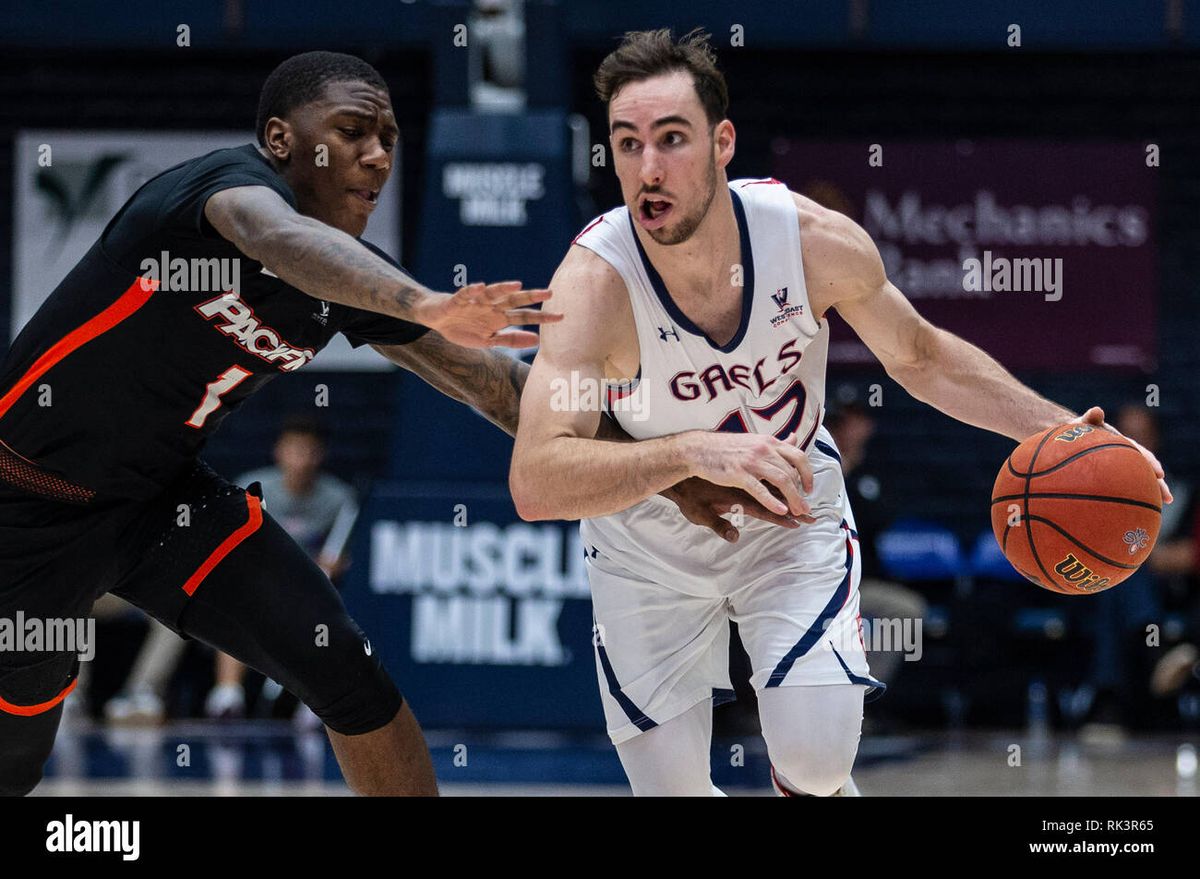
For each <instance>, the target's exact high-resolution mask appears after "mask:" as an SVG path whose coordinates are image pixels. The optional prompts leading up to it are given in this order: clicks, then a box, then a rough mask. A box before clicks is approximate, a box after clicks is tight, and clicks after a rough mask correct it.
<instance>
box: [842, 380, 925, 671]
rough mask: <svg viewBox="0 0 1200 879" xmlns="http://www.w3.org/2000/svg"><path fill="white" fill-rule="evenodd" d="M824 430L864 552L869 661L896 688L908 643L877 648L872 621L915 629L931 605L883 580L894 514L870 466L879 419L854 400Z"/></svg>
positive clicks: (865, 631) (862, 607) (861, 590)
mask: <svg viewBox="0 0 1200 879" xmlns="http://www.w3.org/2000/svg"><path fill="white" fill-rule="evenodd" d="M825 426H826V427H827V428H828V429H829V433H830V434H831V435H832V436H833V441H834V444H835V445H836V446H837V449H838V452H839V453H840V454H841V457H842V475H843V477H844V479H845V482H846V493H847V495H848V496H849V498H850V509H851V511H853V513H854V522H855V525H856V526H857V530H858V535H859V537H858V543H859V549H860V551H861V553H862V582H861V584H860V585H859V588H858V591H859V595H860V605H859V612H860V613H861V615H862V620H863V634H864V637H866V638H867V647H868V650H867V662H868V664H869V665H870V667H871V673H872V674H874V675H875V676H876V677H877V678H879V680H881V681H883V682H885V683H886V684H888V685H889V686H891V685H892V684H893V682H894V680H895V678H896V676H897V675H898V674H899V672H900V669H901V668H902V667H903V665H904V655H903V644H902V643H900V644H893V645H892V649H891V650H872V649H869V648H872V647H878V646H880V645H879V644H878V643H877V639H872V638H871V632H870V627H871V621H872V620H880V621H889V624H890V625H894V623H890V621H894V620H900V621H902V624H903V625H905V626H912V625H914V624H913V622H912V621H913V620H916V619H921V618H923V617H924V615H925V611H926V603H925V599H924V598H922V597H921V596H920V595H919V594H918V593H916V592H914V591H913V590H911V589H909V588H908V587H907V586H902V585H901V584H899V583H895V582H892V581H890V580H887V579H885V578H884V572H883V568H882V565H881V564H880V561H879V552H878V550H877V549H876V544H875V542H876V540H878V538H879V535H880V534H881V533H882V532H883V531H884V530H885V529H886V528H887V527H888V525H889V524H890V523H891V520H892V514H891V512H890V510H889V509H888V506H887V504H886V502H885V501H884V499H883V485H882V482H881V481H880V478H879V477H878V476H877V475H875V473H874V472H873V471H872V469H871V468H869V467H867V466H865V464H864V462H865V459H866V452H867V445H868V444H869V443H870V441H871V437H872V436H873V435H874V433H875V419H874V417H873V416H872V415H871V412H870V410H869V409H866V408H864V407H863V406H861V405H859V404H858V403H855V402H850V403H846V404H844V405H842V406H839V407H837V408H835V409H833V410H831V411H830V412H829V413H828V414H826V416H825Z"/></svg>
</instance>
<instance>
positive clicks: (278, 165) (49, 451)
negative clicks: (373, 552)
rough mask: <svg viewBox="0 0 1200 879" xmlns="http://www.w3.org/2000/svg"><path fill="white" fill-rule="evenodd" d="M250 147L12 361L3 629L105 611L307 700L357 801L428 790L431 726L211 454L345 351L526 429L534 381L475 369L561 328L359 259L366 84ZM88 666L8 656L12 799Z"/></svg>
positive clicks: (385, 129) (496, 365) (274, 125)
mask: <svg viewBox="0 0 1200 879" xmlns="http://www.w3.org/2000/svg"><path fill="white" fill-rule="evenodd" d="M257 137H258V141H259V143H258V145H257V146H255V145H253V144H248V145H246V146H244V147H240V148H236V149H223V150H217V151H216V152H212V153H209V154H208V155H205V156H201V157H199V158H196V159H193V160H191V161H188V162H185V163H183V164H181V165H177V166H176V167H174V168H172V169H170V170H168V171H165V172H163V173H162V174H160V175H158V176H157V177H155V178H153V179H152V180H150V181H149V182H147V183H146V184H145V185H144V186H142V187H141V188H140V189H139V190H138V191H137V192H136V193H135V194H134V195H133V196H132V197H131V198H130V199H129V201H128V202H126V204H125V205H124V206H123V207H122V208H121V209H120V211H118V213H117V214H116V216H114V217H113V219H112V221H111V222H110V223H109V224H108V226H107V228H106V229H105V230H104V232H103V234H102V235H101V236H100V239H99V240H98V241H97V242H96V243H95V245H93V247H92V248H91V250H89V251H88V253H87V254H86V255H85V256H84V257H83V259H82V260H80V262H79V263H78V265H76V267H75V268H74V269H73V270H72V271H71V272H70V273H69V274H68V275H67V277H66V278H65V279H64V280H63V281H62V283H61V284H59V285H58V287H57V288H55V290H54V291H53V293H51V295H50V296H49V298H48V299H47V300H46V301H45V303H44V304H43V305H42V307H41V308H40V309H39V310H38V312H37V313H36V315H35V316H34V317H33V318H32V319H31V320H30V321H29V323H28V324H27V325H26V326H25V327H24V329H23V330H22V332H21V333H20V334H19V336H18V337H17V339H16V340H15V341H14V342H13V344H12V347H11V348H10V349H9V351H8V352H7V354H6V356H5V357H4V358H3V362H2V365H0V618H8V619H10V620H12V619H14V618H15V617H16V615H17V613H18V612H22V613H23V615H24V618H25V619H31V618H41V619H51V618H81V617H86V616H87V614H88V611H89V609H90V607H91V605H92V602H93V601H94V600H95V599H96V598H97V597H98V596H99V595H101V594H103V593H105V592H108V591H112V592H114V593H116V594H118V595H120V596H121V597H123V598H125V599H127V600H128V601H130V602H132V603H133V604H136V605H137V606H139V607H141V608H142V609H143V610H145V611H146V612H147V613H149V614H151V615H152V616H154V617H156V618H157V619H159V620H161V621H162V622H163V623H164V624H165V625H167V626H169V627H171V628H172V629H173V630H175V631H176V632H179V633H180V634H182V635H184V636H186V637H192V638H196V639H199V640H201V641H203V642H205V643H208V644H211V645H212V646H214V647H216V648H218V649H220V650H223V651H225V652H227V653H229V654H230V655H232V656H234V657H237V658H238V659H240V660H242V661H243V662H245V663H247V664H248V665H250V666H252V667H254V668H256V669H258V670H259V671H261V672H263V673H264V674H267V675H269V676H270V677H272V678H274V679H275V680H277V681H279V682H280V683H281V684H283V685H284V686H285V687H287V688H288V689H290V690H292V691H293V692H295V693H296V694H297V695H298V696H299V697H300V698H302V699H303V700H304V701H305V702H306V703H307V704H308V705H309V707H311V708H312V710H313V711H314V712H315V713H316V714H317V715H318V716H320V717H321V719H322V720H323V721H324V722H325V724H326V726H327V728H328V731H329V737H330V740H331V741H332V743H333V748H334V751H335V753H336V755H337V758H338V762H339V763H340V765H341V768H342V771H343V774H344V775H345V778H346V781H347V782H348V784H349V785H350V787H351V788H352V789H353V790H354V791H356V792H359V793H380V794H392V793H412V794H433V793H436V783H435V780H434V774H433V768H432V765H431V762H430V759H429V753H428V750H427V748H426V746H425V743H424V739H423V737H422V735H421V732H420V729H419V727H418V725H417V722H416V720H415V718H414V717H413V715H412V712H411V711H410V710H409V709H408V707H407V706H406V705H405V704H404V702H403V699H402V697H401V695H400V693H399V691H398V690H397V688H396V686H395V684H394V683H393V682H392V681H391V679H390V678H389V676H388V675H387V673H386V672H385V671H384V670H383V668H382V666H381V665H380V662H379V658H378V656H377V655H372V651H371V650H370V648H369V646H368V645H367V644H366V640H365V638H364V636H363V633H362V632H361V630H360V629H359V628H358V626H357V625H356V624H355V623H354V622H353V621H352V620H351V619H350V618H349V617H348V616H347V614H346V612H345V610H344V608H343V607H342V604H341V601H340V599H339V597H338V595H337V593H336V592H335V591H334V589H333V587H332V585H331V584H330V583H329V581H328V579H327V578H326V577H325V576H324V575H323V574H322V573H321V571H320V569H319V568H318V567H317V566H316V564H315V563H314V562H312V561H311V560H310V559H309V558H308V556H307V555H306V554H305V553H304V551H303V550H302V549H300V548H299V547H298V546H297V545H296V544H295V543H294V542H293V541H292V540H291V538H289V537H288V536H287V534H286V533H285V532H284V531H283V529H282V528H281V527H280V526H279V525H278V524H276V522H275V521H274V520H272V518H271V517H270V515H268V514H267V513H266V512H265V511H264V510H263V508H262V504H261V501H260V498H259V496H257V493H256V491H255V490H254V489H255V487H254V486H251V489H250V490H244V489H242V488H239V487H237V486H234V485H232V484H231V483H229V482H227V481H226V480H224V479H223V478H222V477H220V476H218V475H217V474H216V473H214V472H213V471H212V470H211V469H209V468H208V467H207V466H205V465H204V464H203V463H202V462H200V461H199V458H198V455H199V453H200V451H201V449H202V447H203V446H204V443H205V440H206V439H207V437H208V436H209V435H211V434H212V432H213V431H214V430H216V428H217V426H218V425H219V424H220V423H221V421H222V420H223V419H224V418H225V416H226V415H228V413H229V412H230V411H232V410H233V409H236V408H237V407H238V406H240V405H241V404H242V402H243V401H244V400H245V399H246V398H247V397H249V396H250V395H251V394H252V393H253V392H254V391H256V390H257V389H258V388H260V387H261V386H262V385H264V384H265V383H266V382H268V381H270V380H271V379H273V378H274V377H275V376H277V375H279V374H280V373H284V372H292V371H295V370H297V369H299V368H301V367H303V366H304V365H305V364H306V363H307V362H308V361H309V360H311V359H312V357H313V356H314V355H315V354H316V352H317V351H319V350H320V349H321V348H322V347H324V346H325V345H326V344H327V343H328V342H329V341H330V339H331V338H332V337H333V335H334V334H335V333H339V332H340V333H342V334H343V335H345V336H346V338H347V339H348V340H349V341H350V343H351V344H352V345H354V346H356V347H357V346H360V345H364V344H368V345H371V346H372V347H373V348H374V349H375V350H376V351H378V352H379V353H380V354H381V355H383V356H384V357H387V358H389V359H390V360H393V361H395V362H396V363H399V364H400V365H402V366H405V367H406V368H408V369H410V370H412V371H414V372H416V373H417V374H419V375H421V376H422V377H423V378H425V379H426V380H427V381H429V382H430V383H431V384H433V385H434V386H436V387H437V388H438V389H439V390H442V391H443V392H445V393H447V394H449V395H451V396H453V397H456V398H457V399H459V400H462V401H463V402H465V403H467V404H469V405H471V406H473V407H475V408H476V409H478V410H479V411H480V412H482V413H483V414H484V415H485V416H487V417H488V418H490V419H491V420H492V421H493V422H495V423H496V424H497V425H499V426H500V427H502V428H503V429H505V430H507V431H508V432H509V433H513V432H514V431H515V428H516V421H517V412H518V405H519V404H518V398H519V394H520V387H521V384H522V383H523V381H524V374H525V372H526V371H527V369H528V368H527V367H526V366H524V365H523V364H520V363H518V362H516V361H514V360H512V359H511V358H509V357H507V356H505V355H504V354H503V353H501V352H497V351H490V350H486V349H488V348H491V347H494V346H509V347H528V346H531V345H533V344H535V343H536V338H537V337H536V334H534V333H530V332H524V331H519V330H510V329H506V328H507V327H510V326H517V325H529V324H540V323H545V322H548V321H552V320H555V319H557V316H556V315H552V314H549V313H545V312H541V311H538V310H535V309H530V308H528V306H530V305H533V304H535V303H538V302H543V301H545V300H546V299H547V298H548V297H549V293H548V291H544V290H535V291H525V290H521V285H520V284H519V283H504V284H492V285H483V284H474V285H471V286H468V287H465V288H463V289H462V290H460V291H459V292H457V293H455V294H454V295H447V294H440V293H434V292H431V291H429V290H427V289H425V288H424V287H422V286H421V285H420V284H418V283H417V282H416V281H414V280H413V279H412V278H411V277H410V276H409V275H407V274H406V273H405V272H404V270H403V269H401V268H400V267H399V266H398V265H397V264H396V263H395V262H394V261H393V260H392V259H391V258H390V257H388V256H387V255H386V254H384V253H382V252H380V251H379V250H377V249H376V248H374V247H372V246H371V245H369V244H366V243H364V242H362V241H359V240H358V239H357V236H359V235H361V234H362V232H363V230H364V228H365V227H366V224H367V218H368V217H369V216H370V214H371V211H372V210H373V208H374V205H375V201H376V199H377V197H378V195H379V192H380V191H381V190H382V188H383V185H384V183H385V181H386V180H387V178H388V175H389V174H390V172H391V169H392V150H393V148H394V145H395V142H396V137H397V129H396V123H395V118H394V116H393V113H392V108H391V104H390V100H389V97H388V91H387V87H386V84H385V83H384V81H383V80H382V78H381V77H380V76H379V74H378V73H377V72H376V71H375V70H374V69H373V68H372V67H370V65H368V64H366V63H365V62H362V61H361V60H359V59H357V58H354V57H352V56H348V55H338V54H333V53H328V52H311V53H306V54H304V55H298V56H296V57H293V58H291V59H289V60H287V61H285V62H284V63H283V64H281V65H280V66H279V67H278V68H277V69H276V70H275V71H274V72H273V73H272V74H271V76H270V77H269V78H268V80H267V82H266V84H265V85H264V88H263V92H262V97H261V102H260V106H259V111H258V120H257ZM231 265H232V266H236V267H237V272H236V274H234V273H233V272H228V273H226V274H225V275H224V276H222V273H221V270H222V269H223V268H224V267H225V266H231ZM179 266H182V267H184V269H185V270H178V271H177V267H179ZM231 275H232V276H234V277H237V278H238V281H237V283H236V284H234V285H232V289H231V288H230V286H228V285H226V284H223V283H219V282H218V281H217V279H225V280H227V279H228V277H230V276H231ZM481 349H484V350H481ZM322 633H325V634H322ZM78 663H79V660H78V659H77V658H76V654H75V653H73V652H67V651H59V652H46V651H41V652H36V651H34V652H13V651H7V652H4V651H0V793H4V794H10V795H13V794H16V795H20V794H24V793H27V792H28V791H30V790H32V789H33V787H34V786H35V785H36V784H37V783H38V781H39V780H40V779H41V777H42V767H43V764H44V763H45V761H46V759H47V757H48V755H49V753H50V750H51V746H52V744H53V742H54V737H55V733H56V731H57V728H58V723H59V719H60V717H61V715H62V710H63V706H62V702H63V699H64V698H65V697H66V696H67V694H68V693H69V692H70V691H71V689H72V688H73V687H74V685H75V678H76V674H77V672H78Z"/></svg>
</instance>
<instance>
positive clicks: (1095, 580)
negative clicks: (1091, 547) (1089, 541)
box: [1054, 553, 1108, 592]
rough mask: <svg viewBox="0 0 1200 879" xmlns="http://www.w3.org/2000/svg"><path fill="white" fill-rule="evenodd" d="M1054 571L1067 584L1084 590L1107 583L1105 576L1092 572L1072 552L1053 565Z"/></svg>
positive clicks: (1100, 586) (1090, 589)
mask: <svg viewBox="0 0 1200 879" xmlns="http://www.w3.org/2000/svg"><path fill="white" fill-rule="evenodd" d="M1054 573H1056V574H1058V575H1059V576H1060V577H1062V578H1063V580H1065V581H1066V582H1067V583H1068V584H1069V585H1071V586H1074V587H1075V588H1076V589H1082V590H1083V591H1085V592H1093V591H1095V590H1097V589H1103V588H1104V587H1105V586H1107V585H1108V578H1107V577H1098V576H1096V575H1095V574H1093V573H1092V569H1091V568H1089V567H1088V566H1087V565H1085V564H1084V563H1083V562H1081V561H1080V560H1079V559H1077V558H1075V555H1074V554H1073V553H1067V557H1066V558H1065V559H1063V560H1062V561H1061V562H1059V563H1058V564H1057V565H1055V566H1054Z"/></svg>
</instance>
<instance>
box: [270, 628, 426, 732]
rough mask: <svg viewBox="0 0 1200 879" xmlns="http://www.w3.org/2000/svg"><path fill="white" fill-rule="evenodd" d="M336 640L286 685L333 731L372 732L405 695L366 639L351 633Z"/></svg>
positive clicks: (387, 719) (386, 720)
mask: <svg viewBox="0 0 1200 879" xmlns="http://www.w3.org/2000/svg"><path fill="white" fill-rule="evenodd" d="M339 641H340V642H341V646H340V647H339V648H337V649H336V652H333V653H331V654H328V655H326V656H325V658H324V660H323V661H322V662H321V663H320V666H319V667H318V668H314V669H312V670H311V671H310V672H309V673H308V674H306V675H305V679H304V680H302V681H299V682H297V683H296V685H295V686H294V687H290V688H289V689H292V690H293V692H295V694H296V695H297V696H298V697H299V698H300V700H301V701H303V702H304V704H305V705H307V706H308V707H309V708H311V709H312V712H313V713H314V714H316V715H317V717H319V718H320V719H321V722H322V723H324V724H325V725H326V726H328V727H329V728H330V729H332V730H333V731H334V732H338V733H341V734H342V735H347V736H354V735H362V734H363V733H368V732H374V731H375V730H377V729H380V728H381V727H383V726H386V725H387V724H388V723H390V722H391V720H392V718H394V717H395V716H396V712H397V711H399V710H400V706H401V705H403V704H404V699H403V697H402V696H401V695H400V690H399V689H397V687H396V684H395V682H394V681H392V678H391V675H389V674H388V673H387V671H386V670H385V669H384V667H383V664H382V663H381V662H380V661H379V656H378V655H377V654H376V653H375V651H374V650H373V649H372V648H371V646H370V642H369V641H366V640H365V639H363V638H362V637H361V636H353V635H350V636H346V637H342V638H334V639H331V643H338V642H339ZM326 649H328V650H334V648H333V647H332V646H331V647H329V648H326ZM367 650H371V653H369V654H368V653H367Z"/></svg>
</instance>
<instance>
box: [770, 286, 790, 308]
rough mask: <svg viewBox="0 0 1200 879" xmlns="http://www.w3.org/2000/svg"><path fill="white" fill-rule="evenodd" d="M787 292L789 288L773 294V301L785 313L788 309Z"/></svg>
mask: <svg viewBox="0 0 1200 879" xmlns="http://www.w3.org/2000/svg"><path fill="white" fill-rule="evenodd" d="M787 290H788V288H787V287H784V288H783V289H781V290H776V291H775V292H774V293H772V294H771V300H772V301H773V302H774V303H775V304H776V305H778V306H779V310H780V311H783V310H784V309H785V308H787V297H788V292H787Z"/></svg>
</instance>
